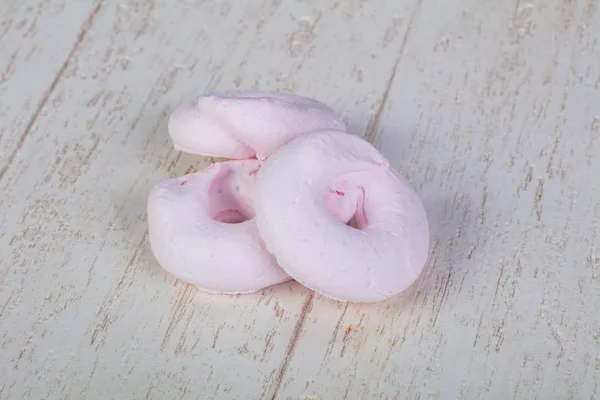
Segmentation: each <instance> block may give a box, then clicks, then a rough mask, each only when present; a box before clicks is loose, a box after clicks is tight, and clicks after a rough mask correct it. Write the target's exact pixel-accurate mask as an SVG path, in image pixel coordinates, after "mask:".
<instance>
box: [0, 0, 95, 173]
mask: <svg viewBox="0 0 600 400" xmlns="http://www.w3.org/2000/svg"><path fill="white" fill-rule="evenodd" d="M67 4H68V7H67ZM96 11H97V10H96V7H95V5H94V3H93V2H91V1H76V2H67V1H59V0H55V1H51V2H47V1H40V0H25V1H4V2H2V4H0V115H1V116H2V123H1V124H0V179H2V176H3V175H4V173H5V172H6V169H7V168H8V167H9V165H10V164H11V163H12V161H13V159H14V157H15V156H16V154H17V152H18V151H19V150H20V148H21V146H22V145H23V142H24V140H25V138H26V137H27V135H28V134H29V133H30V132H31V131H32V130H33V129H35V127H34V126H33V123H34V121H35V120H36V119H37V117H38V116H39V115H40V114H43V113H44V112H45V111H46V110H45V106H46V103H47V101H48V95H49V94H50V93H51V92H52V91H53V90H54V88H55V86H56V84H57V82H58V80H59V79H60V77H61V76H62V74H63V73H64V70H65V67H66V65H67V63H68V61H69V60H70V58H71V56H72V54H73V52H74V51H75V49H77V47H78V46H79V44H80V43H81V40H82V39H83V36H84V35H85V31H86V29H87V26H88V25H89V23H90V22H91V21H92V19H93V18H94V15H95V12H96ZM57 27H60V29H57Z"/></svg>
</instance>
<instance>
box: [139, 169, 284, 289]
mask: <svg viewBox="0 0 600 400" xmlns="http://www.w3.org/2000/svg"><path fill="white" fill-rule="evenodd" d="M259 167H260V162H259V161H258V160H243V161H230V162H223V163H217V164H212V165H211V166H210V167H208V168H207V169H205V170H203V171H200V172H196V173H192V174H189V175H185V176H183V177H181V178H177V179H170V180H167V181H164V182H162V183H160V184H158V185H157V186H156V187H154V189H152V191H151V192H150V195H149V198H148V226H149V238H150V245H151V247H152V251H153V253H154V255H155V257H156V259H157V260H158V262H159V263H160V265H161V266H162V267H163V268H164V269H165V270H167V271H169V272H170V273H172V274H173V275H175V276H176V277H177V278H180V279H182V280H184V281H187V282H190V283H192V284H194V285H196V286H197V287H198V288H199V289H201V290H203V291H206V292H210V293H228V294H241V293H252V292H255V291H257V290H260V289H263V288H265V287H267V286H271V285H275V284H277V283H281V282H285V281H287V280H289V279H290V277H289V276H288V275H287V274H286V273H285V272H284V271H283V270H282V269H281V268H279V266H278V265H277V263H276V261H275V259H274V257H273V256H272V255H271V254H269V253H268V252H267V250H266V248H265V244H264V242H263V241H262V239H261V237H260V235H259V233H258V230H257V228H256V222H255V219H254V216H255V212H254V206H253V201H252V199H253V191H254V180H255V175H256V172H257V170H258V169H259Z"/></svg>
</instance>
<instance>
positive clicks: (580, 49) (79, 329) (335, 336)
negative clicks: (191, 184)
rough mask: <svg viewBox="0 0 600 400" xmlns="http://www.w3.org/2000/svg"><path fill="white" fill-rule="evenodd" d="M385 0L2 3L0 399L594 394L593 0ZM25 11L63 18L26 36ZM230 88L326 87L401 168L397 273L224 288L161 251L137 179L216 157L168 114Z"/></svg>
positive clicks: (598, 34)
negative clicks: (342, 292) (413, 198)
mask: <svg viewBox="0 0 600 400" xmlns="http://www.w3.org/2000/svg"><path fill="white" fill-rule="evenodd" d="M393 3H394V2H388V1H384V0H370V1H365V0H351V1H334V0H327V1H316V0H310V1H291V0H289V1H285V0H280V1H275V0H265V1H260V2H259V1H257V2H239V1H235V0H221V1H216V2H215V1H192V0H187V1H179V2H170V1H166V0H156V1H145V0H136V1H133V0H131V1H121V2H112V1H108V0H105V1H104V2H91V1H82V2H69V3H66V2H65V4H62V2H60V1H58V0H51V1H39V2H37V1H27V2H23V3H18V2H14V3H13V4H11V5H9V6H5V5H4V4H3V7H6V10H7V12H4V13H3V14H2V17H1V18H2V21H3V23H2V29H3V31H4V36H2V38H3V39H2V47H0V57H1V58H0V60H2V61H0V62H1V63H3V64H2V65H4V64H6V65H8V66H9V67H8V68H6V67H5V70H8V71H9V73H8V74H4V75H2V76H3V77H5V78H3V79H2V80H0V91H1V93H2V94H3V96H2V99H1V100H0V111H1V112H2V126H1V127H0V129H2V136H0V149H2V152H3V153H2V158H1V161H2V165H1V166H0V167H1V168H2V171H3V176H2V178H0V179H1V180H0V190H1V191H2V197H1V198H0V207H1V209H2V213H1V215H2V217H1V219H0V221H1V230H0V260H1V261H2V263H1V264H0V398H2V399H4V398H7V399H13V398H57V399H59V398H60V399H62V398H74V399H79V398H92V399H96V398H98V399H100V398H101V399H112V398H114V399H120V398H142V399H143V398H146V399H166V398H184V399H209V398H215V399H228V398H230V399H259V398H264V399H273V398H277V399H288V398H290V399H298V398H301V399H302V398H306V399H308V398H315V399H343V398H346V399H363V398H364V399H379V398H381V399H384V398H388V399H393V398H411V399H413V398H415V399H416V398H421V399H424V398H447V399H453V398H465V399H478V398H517V399H529V398H539V399H552V398H557V399H565V398H572V399H595V398H598V396H600V394H599V390H600V388H599V387H598V386H599V384H600V376H599V374H600V350H599V345H600V343H599V340H600V321H599V318H598V317H597V315H596V311H597V310H598V308H599V307H600V253H599V251H600V250H599V249H600V236H599V234H598V229H599V228H598V227H599V226H600V187H599V183H598V182H599V180H598V178H597V175H598V174H600V159H599V158H600V157H599V155H600V139H599V137H600V10H598V8H600V5H599V4H598V3H597V2H596V1H593V0H592V1H583V0H582V1H571V2H562V1H558V0H554V1H547V2H541V1H539V2H525V1H522V0H521V1H517V2H516V3H512V4H509V3H508V2H493V1H483V2H476V1H470V0H449V1H441V0H438V1H435V0H411V1H406V2H401V3H398V4H393ZM7 4H8V3H7ZM67 4H68V5H67ZM38 9H41V10H45V11H44V12H40V13H39V15H40V16H39V17H38V20H39V21H42V20H43V21H45V20H46V19H48V21H49V20H50V19H52V20H53V21H63V22H62V25H60V22H57V23H58V24H59V25H52V26H53V28H46V29H44V30H38V31H36V32H37V33H36V34H35V35H32V36H27V35H25V36H26V37H25V38H24V39H21V37H22V36H23V33H22V32H21V31H20V29H22V28H18V26H19V24H18V23H17V22H15V21H16V20H19V19H20V18H24V17H23V15H37V14H35V13H36V11H35V10H38ZM48 10H50V11H48ZM28 18H32V17H28ZM45 23H48V24H49V22H45ZM53 23H54V22H53ZM39 24H41V22H38V25H39ZM58 26H61V28H60V29H59V28H58ZM40 32H41V33H40ZM49 35H50V36H49ZM51 35H58V36H51ZM49 37H53V38H54V37H55V40H49V39H48V38H49ZM6 38H13V39H10V40H6ZM14 38H17V39H18V40H23V42H22V43H21V44H17V42H16V40H17V39H14ZM13 42H14V44H13ZM11 46H12V47H11ZM17 50H18V53H17V56H15V60H18V62H17V61H14V62H13V64H14V65H15V66H18V68H16V67H10V65H13V64H11V61H10V57H11V54H13V53H14V52H15V51H17ZM24 51H26V52H27V54H29V53H31V54H30V55H29V56H28V57H29V58H27V57H25V58H22V59H21V58H19V57H21V53H22V52H24ZM7 56H8V58H7ZM4 60H9V61H8V63H6V62H5V61H4ZM40 65H44V66H45V67H44V68H40ZM19 88H24V89H19ZM230 88H240V89H264V90H280V91H289V92H295V93H299V94H303V95H308V96H311V97H315V98H317V99H319V100H321V101H324V102H326V103H328V104H330V105H332V106H333V107H334V108H335V109H337V110H339V111H340V112H341V113H342V114H343V115H344V116H345V118H346V120H347V122H348V125H349V128H350V130H351V131H352V132H353V133H357V134H361V135H364V136H365V137H367V138H368V139H369V140H372V141H373V142H374V143H375V144H376V145H377V146H378V147H379V148H380V149H381V151H382V152H383V153H384V154H385V155H386V156H388V157H389V158H390V159H391V160H392V163H393V164H394V165H395V166H396V167H398V168H399V169H400V170H401V171H402V172H403V173H404V174H405V175H406V176H407V177H408V178H409V180H410V181H411V182H412V183H413V184H414V185H415V187H416V188H417V190H418V191H419V193H420V194H421V195H422V198H423V200H424V202H425V205H426V209H427V211H428V214H429V217H430V224H431V231H432V250H431V257H430V262H429V264H428V266H427V267H426V269H425V271H424V273H423V275H422V276H421V278H420V279H419V280H418V282H417V283H416V284H415V285H414V286H413V287H412V288H411V289H409V290H408V291H407V292H405V293H403V294H402V295H400V296H398V297H396V298H394V299H391V300H389V301H387V302H384V303H379V304H371V305H356V304H346V303H338V302H334V301H329V300H327V299H325V298H322V297H320V296H318V295H314V294H313V293H312V292H311V291H309V290H306V289H304V288H302V286H300V285H298V284H296V283H287V284H283V285H279V286H276V287H273V288H269V289H267V290H265V291H263V292H262V293H257V294H254V295H249V296H212V295H207V294H204V293H202V292H199V291H197V290H196V289H194V288H193V287H191V286H189V285H186V284H184V283H183V282H181V281H178V280H175V279H173V278H172V277H171V276H170V275H168V274H166V273H164V272H163V271H162V270H161V269H160V267H159V266H158V265H157V263H156V262H155V260H154V258H153V256H152V254H151V252H150V250H149V247H148V240H147V229H146V215H145V201H146V196H147V193H148V191H149V189H150V188H151V187H152V186H153V185H154V184H155V183H157V182H159V181H160V180H162V179H165V178H167V177H171V176H178V175H182V174H184V173H185V172H187V171H193V170H196V169H198V168H201V167H202V166H203V165H206V164H207V162H209V160H206V159H200V158H198V157H192V156H189V155H182V154H180V153H178V152H175V151H173V150H172V146H171V143H170V141H169V140H168V137H167V135H166V117H167V115H168V112H169V110H170V108H171V107H172V106H174V105H175V104H177V103H178V102H179V101H181V100H184V99H187V98H189V97H191V96H193V95H196V94H198V93H199V92H203V91H208V90H224V89H230ZM7 127H8V128H7Z"/></svg>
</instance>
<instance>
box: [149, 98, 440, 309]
mask: <svg viewBox="0 0 600 400" xmlns="http://www.w3.org/2000/svg"><path fill="white" fill-rule="evenodd" d="M168 129H169V134H170V136H171V138H172V140H173V143H174V146H175V149H176V150H180V151H184V152H187V153H193V154H199V155H203V156H211V157H220V158H228V159H231V160H230V161H224V162H218V163H214V164H212V165H210V166H209V167H208V168H206V169H204V170H202V171H199V172H195V173H191V174H188V175H185V176H182V177H180V178H176V179H169V180H167V181H164V182H162V183H160V184H158V185H157V186H156V187H154V189H152V191H151V193H150V195H149V199H148V224H149V235H150V244H151V247H152V251H153V252H154V255H155V256H156V259H157V260H158V262H159V263H160V265H161V266H162V267H163V268H164V269H165V270H167V271H168V272H170V273H171V274H173V275H175V276H176V277H177V278H179V279H182V280H184V281H187V282H189V283H191V284H193V285H195V286H197V287H198V288H199V289H200V290H203V291H206V292H210V293H223V294H244V293H252V292H256V291H258V290H261V289H263V288H265V287H268V286H271V285H275V284H278V283H282V282H285V281H288V280H290V279H292V278H293V279H295V280H297V281H298V282H300V283H302V284H303V285H304V286H306V287H308V288H310V289H312V290H314V291H316V292H318V293H320V294H322V295H324V296H327V297H330V298H332V299H335V300H340V301H350V302H376V301H381V300H384V299H387V298H389V297H391V296H394V295H396V294H398V293H400V292H401V291H403V290H404V289H406V288H407V287H409V286H410V285H411V284H412V283H413V282H414V281H415V280H416V279H417V277H418V276H419V274H420V272H421V270H422V269H423V266H424V264H425V263H426V261H427V256H428V252H429V228H428V223H427V216H426V214H425V210H424V208H423V205H422V203H421V200H420V199H419V196H418V195H417V193H416V192H415V191H414V190H413V189H412V187H411V186H410V184H409V183H408V182H407V181H406V179H404V178H403V177H402V176H401V175H400V174H399V173H398V172H396V171H395V170H393V169H392V168H390V164H389V161H388V160H387V159H386V158H385V157H384V156H383V155H382V154H381V153H380V152H379V151H377V150H376V149H375V148H374V147H373V146H372V145H371V144H369V143H368V142H366V141H365V140H363V139H361V138H360V137H358V136H355V135H352V134H349V133H346V127H345V125H344V122H343V121H342V119H341V118H340V117H339V116H338V115H337V114H336V113H335V112H334V111H333V110H332V109H331V108H329V107H328V106H326V105H324V104H322V103H320V102H317V101H315V100H312V99H308V98H305V97H300V96H296V95H291V94H282V93H271V92H255V91H244V92H239V91H238V92H222V93H211V94H207V95H203V96H200V97H198V98H196V99H195V100H193V101H189V102H186V103H183V104H181V105H179V106H178V107H176V108H175V109H174V110H173V112H172V114H171V117H170V119H169V128H168Z"/></svg>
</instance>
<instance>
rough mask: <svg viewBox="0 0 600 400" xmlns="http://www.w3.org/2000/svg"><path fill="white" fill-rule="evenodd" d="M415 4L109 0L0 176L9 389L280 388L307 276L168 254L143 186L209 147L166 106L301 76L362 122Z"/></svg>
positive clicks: (287, 85)
mask: <svg viewBox="0 0 600 400" xmlns="http://www.w3.org/2000/svg"><path fill="white" fill-rule="evenodd" d="M415 4H416V2H408V4H405V5H402V6H391V5H389V4H387V2H384V1H383V0H381V1H372V2H369V3H368V4H367V3H364V2H360V1H352V2H336V1H327V2H321V1H319V2H317V1H316V0H315V1H309V2H280V1H264V2H261V3H258V2H247V3H241V2H238V1H234V0H230V1H221V2H210V1H196V2H193V1H188V2H180V3H177V4H174V3H173V2H170V1H166V0H163V1H152V2H148V1H144V0H138V1H127V2H119V3H117V2H108V1H106V2H104V3H99V6H98V8H97V10H95V12H94V15H93V20H91V24H90V26H89V27H88V28H87V29H86V30H85V35H83V36H81V43H80V44H79V45H77V46H76V47H75V49H74V50H73V53H72V55H71V56H70V58H68V59H67V62H66V64H65V67H64V70H63V71H62V72H60V73H59V74H58V75H57V77H56V84H55V85H54V86H51V88H50V91H49V93H48V94H47V101H46V103H45V104H46V106H45V107H47V110H46V111H44V112H40V113H39V115H38V116H37V117H36V118H34V121H33V122H32V126H34V127H36V129H31V131H30V132H29V133H28V134H27V135H26V136H24V137H23V139H22V143H21V144H19V145H18V146H17V147H18V151H16V152H15V153H14V157H13V158H12V159H11V160H9V162H10V167H9V168H8V169H7V170H6V173H5V174H4V177H3V179H2V181H0V190H1V191H2V192H3V198H2V200H1V201H2V203H1V207H2V211H3V213H2V214H3V217H2V218H3V219H2V220H1V221H2V225H1V227H2V229H1V231H2V233H0V235H1V236H0V254H1V255H2V260H3V261H2V264H0V265H1V267H0V360H1V361H2V363H0V364H1V366H0V376H1V377H2V378H1V379H0V393H1V395H0V397H2V398H5V397H6V398H18V397H31V398H44V397H52V398H144V397H145V398H158V399H161V398H173V397H180V398H201V399H205V398H249V399H254V398H260V397H264V398H273V397H275V396H276V395H277V391H278V390H279V387H280V383H281V382H282V381H281V378H282V377H284V376H285V374H286V371H287V365H288V363H289V362H290V360H292V358H291V357H292V355H293V353H294V346H295V345H296V339H297V338H298V337H299V335H300V334H301V332H302V330H303V328H304V325H305V317H306V315H308V314H309V313H310V310H311V307H312V301H313V295H312V292H310V291H308V290H306V289H303V288H302V287H301V286H300V285H298V284H295V283H289V284H284V285H280V286H278V287H276V288H271V289H268V290H266V291H264V292H263V293H258V294H255V295H250V296H234V297H232V296H211V295H206V294H203V293H201V292H198V291H196V290H195V289H193V288H192V287H190V286H188V285H186V284H184V283H182V282H180V281H177V280H174V279H173V278H172V277H170V276H169V275H168V274H166V273H164V272H162V270H161V269H160V268H159V267H158V265H157V264H156V262H155V261H154V258H153V257H152V255H151V253H150V251H149V248H148V243H147V230H146V216H145V201H146V196H147V193H148V191H149V189H150V188H151V187H152V186H153V185H154V184H155V183H157V182H159V181H160V180H162V179H165V178H167V177H169V176H177V175H182V174H183V173H185V172H186V171H190V170H195V169H198V168H201V167H202V166H204V165H206V163H207V160H203V159H200V158H198V157H192V156H187V155H181V154H179V153H177V152H175V151H173V150H172V148H171V143H170V141H169V140H168V138H167V135H166V117H167V115H168V111H169V109H170V108H171V107H172V106H173V105H175V104H177V103H178V102H179V101H181V100H183V99H187V98H189V97H190V96H193V95H196V94H197V93H199V92H202V91H205V90H220V89H229V88H232V87H234V88H237V87H239V88H242V89H266V90H282V91H294V92H296V93H300V94H305V95H308V96H312V97H315V98H318V99H320V100H322V101H325V102H327V103H329V104H331V105H332V106H333V107H335V108H336V109H338V110H340V111H342V112H343V113H344V114H345V115H347V120H348V122H349V126H350V127H351V129H352V130H353V131H354V132H363V131H365V129H366V128H367V124H368V121H369V118H370V117H371V116H376V115H379V114H378V110H379V107H380V104H381V99H382V96H383V94H384V93H385V91H386V85H388V83H389V75H390V73H391V71H392V70H393V68H394V65H395V64H396V63H397V61H398V49H400V48H401V47H402V46H403V44H404V43H405V40H404V38H405V36H404V32H405V30H404V29H403V27H406V26H407V25H406V21H405V19H404V18H406V16H408V15H410V14H411V13H412V11H413V10H414V9H415ZM382 13H383V14H382ZM381 15H386V16H389V17H390V20H389V23H386V24H379V23H378V21H380V18H381ZM360 26H368V27H369V29H357V27H360ZM42 44H43V43H40V44H39V45H38V46H41V45H42ZM357 60H360V62H358V61H357ZM23 80H24V78H23V77H20V78H19V80H18V81H17V78H16V77H12V78H11V82H12V83H15V82H16V83H19V84H21V83H22V82H23ZM349 82H350V83H349ZM11 113H12V115H14V113H15V111H14V110H12V109H11ZM2 140H3V146H6V147H7V148H9V147H10V146H12V145H11V144H10V143H8V141H10V140H12V137H11V138H7V137H5V136H3V138H2ZM5 140H6V141H7V142H6V143H7V144H5ZM13 147H14V146H13ZM17 147H14V148H17ZM338 306H339V305H336V306H335V307H338Z"/></svg>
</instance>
